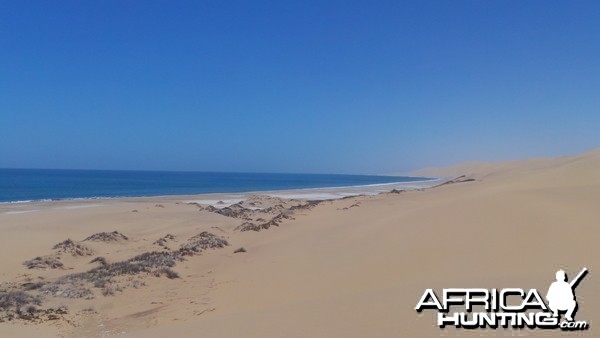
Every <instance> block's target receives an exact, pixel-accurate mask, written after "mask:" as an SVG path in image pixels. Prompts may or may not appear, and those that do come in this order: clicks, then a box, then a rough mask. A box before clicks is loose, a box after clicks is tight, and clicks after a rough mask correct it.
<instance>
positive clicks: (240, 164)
mask: <svg viewBox="0 0 600 338" xmlns="http://www.w3.org/2000/svg"><path fill="white" fill-rule="evenodd" d="M0 47H1V51H0V65H1V67H0V167H12V168H23V167H25V168H81V169H88V168H89V169H152V170H198V171H246V172H248V171H250V172H318V173H387V172H398V171H408V170H412V169H416V168H419V167H424V166H431V165H447V164H451V163H455V162H460V161H465V160H475V159H479V160H502V159H514V158H524V157H531V156H555V155H563V154H572V153H578V152H581V151H585V150H588V149H591V148H594V147H598V146H600V2H598V1H505V0H503V1H294V2H292V1H281V0H280V1H268V2H266V1H239V2H238V1H189V2H187V1H2V2H0Z"/></svg>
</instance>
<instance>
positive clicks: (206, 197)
mask: <svg viewBox="0 0 600 338" xmlns="http://www.w3.org/2000/svg"><path fill="white" fill-rule="evenodd" d="M443 181H446V180H444V179H442V178H432V179H429V180H420V181H410V182H394V183H376V184H366V185H353V186H342V187H324V188H301V189H284V190H256V191H247V192H232V193H205V194H189V195H154V196H124V197H90V198H70V199H55V200H52V199H48V200H46V199H43V200H33V201H14V202H0V214H4V215H17V214H26V213H31V212H35V211H39V210H40V209H33V210H32V209H31V208H32V207H35V208H41V209H48V208H54V207H57V206H59V207H60V208H67V209H74V208H83V207H95V206H103V205H109V204H114V203H130V202H142V201H145V202H148V201H157V202H160V201H180V202H185V203H199V204H207V205H216V204H219V205H221V206H227V205H230V204H233V203H237V202H239V201H242V200H244V199H245V198H247V197H249V196H252V195H265V196H270V197H278V198H283V199H300V200H315V201H322V200H335V199H341V198H345V197H350V196H358V195H376V194H379V193H381V192H387V191H390V190H394V189H396V190H416V189H426V188H432V187H434V186H436V185H438V184H439V183H440V182H443ZM219 201H234V202H231V203H227V202H225V203H218V202H219ZM90 203H92V204H90ZM60 208H59V209H60Z"/></svg>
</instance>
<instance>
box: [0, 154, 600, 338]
mask: <svg viewBox="0 0 600 338" xmlns="http://www.w3.org/2000/svg"><path fill="white" fill-rule="evenodd" d="M414 174H415V175H420V176H429V177H444V178H450V179H452V178H456V177H461V176H462V177H461V178H460V179H458V180H455V181H446V180H443V181H437V182H436V183H435V184H433V183H429V184H428V185H422V186H416V185H415V186H412V187H407V186H403V187H401V186H397V187H395V186H377V187H371V188H368V189H366V190H365V188H356V187H354V188H348V189H346V190H344V189H337V190H336V189H333V190H327V189H325V190H322V189H321V190H313V191H289V192H269V193H260V194H243V195H239V194H228V195H216V196H215V195H203V196H168V197H148V198H125V199H110V200H86V201H63V202H44V203H41V202H40V203H25V204H3V205H1V206H0V233H1V234H2V236H1V237H0V257H1V264H2V270H1V273H0V291H6V292H8V291H26V292H27V293H28V294H31V295H34V296H40V297H42V302H41V304H39V305H35V306H34V308H33V309H32V310H31V311H32V313H33V314H32V315H31V317H32V319H30V320H24V319H19V318H14V319H12V320H10V321H9V320H8V318H7V317H6V313H4V314H3V315H2V319H1V320H0V321H3V322H2V323H0V336H2V337H17V336H19V337H38V338H39V337H57V336H61V337H107V336H113V335H114V336H117V335H118V336H126V337H167V336H170V337H189V336H198V335H201V336H203V337H283V336H286V337H432V336H544V337H555V336H556V337H558V336H563V335H564V332H561V331H560V330H535V331H532V330H528V329H523V330H513V329H506V330H505V329H499V330H472V331H470V330H457V329H453V328H446V329H443V330H442V329H440V328H438V327H437V326H436V325H435V313H434V312H427V311H425V312H423V313H417V312H416V311H415V310H414V307H415V305H416V303H417V301H418V300H419V297H420V296H421V294H422V293H423V290H424V289H425V288H435V289H441V288H448V287H482V288H503V287H521V288H537V289H539V290H544V291H545V290H547V288H548V286H549V283H550V282H551V281H552V280H553V279H554V272H555V271H556V270H557V269H559V268H562V269H565V270H566V271H567V274H569V276H571V275H574V274H575V273H576V272H577V271H579V270H580V269H581V268H582V267H584V266H586V267H587V268H588V269H589V270H590V273H589V275H588V276H587V277H586V279H585V280H584V281H583V282H582V283H581V284H580V285H579V286H578V287H577V291H576V295H577V300H578V302H579V311H578V312H577V318H578V319H579V318H580V319H585V320H587V321H588V322H589V323H591V326H590V329H589V330H586V331H582V332H578V333H576V335H578V336H590V337H591V336H595V335H594V331H595V327H594V325H595V323H598V322H599V320H600V318H598V314H600V303H599V302H597V297H596V296H597V294H598V293H599V292H600V287H599V286H598V282H597V279H596V277H595V275H596V273H597V272H596V271H598V270H597V267H598V266H599V265H600V261H599V258H598V257H600V249H599V246H598V245H597V241H598V238H600V237H599V230H598V225H599V224H600V208H598V201H599V198H600V150H594V151H591V152H587V153H584V154H581V155H577V156H571V157H561V158H551V159H550V158H549V159H532V160H523V161H510V162H500V163H468V164H464V165H458V166H453V167H450V168H441V169H435V168H429V169H424V170H421V171H418V172H415V173H414ZM463 175H464V176H463ZM442 183H446V184H442ZM394 189H395V190H394ZM392 190H394V191H393V192H390V191H392ZM355 194H360V195H358V196H353V195H355ZM314 199H319V200H320V201H317V202H311V201H310V200H314ZM219 201H222V203H219ZM67 239H71V240H72V241H69V242H65V241H66V240H67ZM59 243H62V245H58V246H56V245H57V244H59ZM53 248H54V249H53ZM241 248H243V249H244V250H239V249H241ZM236 251H243V252H236ZM151 252H156V253H159V254H157V255H155V256H152V257H150V256H148V255H146V256H143V257H145V258H144V259H148V261H142V259H141V258H140V259H139V260H135V259H133V258H134V257H138V256H139V255H143V254H144V253H151ZM37 257H39V259H37V260H36V258H37ZM98 257H102V258H103V259H104V261H102V260H98V259H96V258H98ZM132 259H133V260H132ZM154 259H156V261H153V260H154ZM92 260H95V262H94V263H90V262H91V261H92ZM26 261H28V262H29V265H30V266H32V268H31V269H29V268H28V267H27V266H25V265H24V262H26ZM119 262H126V263H127V264H129V265H125V263H124V265H123V266H126V268H127V269H133V267H132V266H135V269H139V271H137V270H136V271H135V272H132V271H130V270H127V271H126V273H122V274H119V273H117V272H114V271H113V270H110V271H111V272H110V273H113V272H114V273H115V275H111V274H110V273H109V274H106V275H102V274H101V272H102V273H104V272H106V271H105V270H103V269H104V268H103V267H105V266H110V264H113V263H119ZM142 263H143V264H146V265H140V264H142ZM94 269H95V270H94ZM91 270H94V274H93V278H98V279H101V282H102V283H99V282H98V281H93V280H91V279H89V278H88V277H90V276H92V275H91V274H90V271H91ZM48 309H50V310H48Z"/></svg>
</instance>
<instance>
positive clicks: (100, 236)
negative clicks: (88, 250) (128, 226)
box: [84, 231, 129, 242]
mask: <svg viewBox="0 0 600 338" xmlns="http://www.w3.org/2000/svg"><path fill="white" fill-rule="evenodd" d="M127 240H129V237H127V236H125V235H123V234H122V233H120V232H118V231H113V232H99V233H97V234H93V235H91V236H89V237H88V238H86V239H84V241H93V242H119V241H127Z"/></svg>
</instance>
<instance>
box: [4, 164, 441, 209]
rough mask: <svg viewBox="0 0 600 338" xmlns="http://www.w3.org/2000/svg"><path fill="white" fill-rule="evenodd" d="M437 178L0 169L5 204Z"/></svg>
mask: <svg viewBox="0 0 600 338" xmlns="http://www.w3.org/2000/svg"><path fill="white" fill-rule="evenodd" d="M433 180H435V179H434V178H426V177H406V176H378V175H343V174H284V173H275V174H272V173H219V172H173V171H118V170H60V169H0V203H1V204H22V203H31V202H53V201H80V200H101V199H102V200H104V199H115V198H136V197H159V196H179V195H200V194H202V195H204V194H241V193H244V194H246V193H252V192H265V191H287V190H308V189H337V188H345V189H349V188H356V187H369V186H380V185H390V184H391V185H393V184H400V183H418V182H429V181H433Z"/></svg>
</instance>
